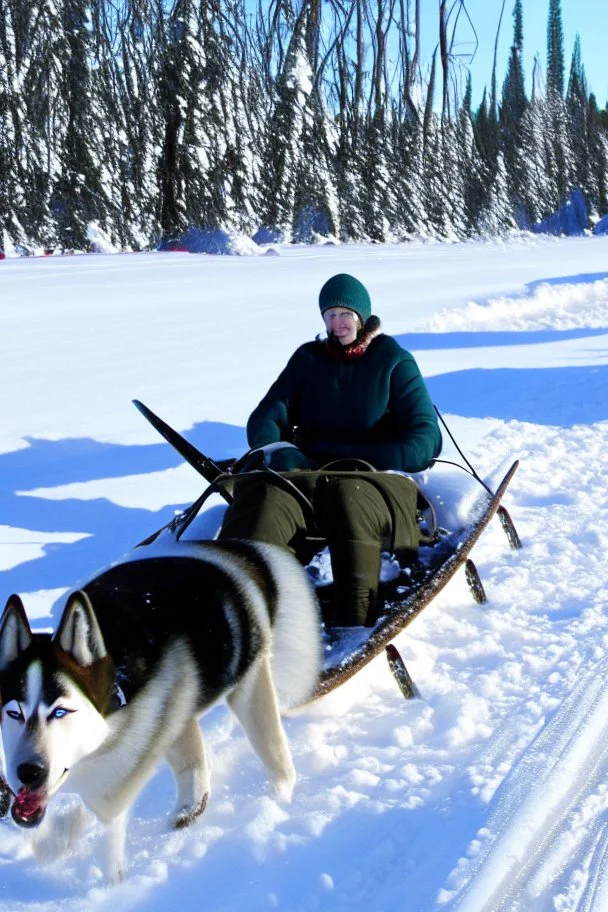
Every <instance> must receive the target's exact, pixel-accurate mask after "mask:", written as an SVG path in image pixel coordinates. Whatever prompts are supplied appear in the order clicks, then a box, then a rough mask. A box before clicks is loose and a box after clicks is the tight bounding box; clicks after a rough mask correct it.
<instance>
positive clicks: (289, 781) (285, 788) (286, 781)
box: [271, 770, 296, 804]
mask: <svg viewBox="0 0 608 912" xmlns="http://www.w3.org/2000/svg"><path fill="white" fill-rule="evenodd" d="M295 784H296V771H295V770H292V771H290V773H289V774H288V775H286V776H282V777H281V778H280V779H274V780H273V781H272V782H271V791H272V796H273V798H276V799H278V800H279V801H284V802H286V803H287V804H288V803H289V802H290V801H291V799H292V796H293V790H294V788H295Z"/></svg>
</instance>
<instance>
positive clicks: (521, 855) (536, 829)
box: [440, 656, 608, 912]
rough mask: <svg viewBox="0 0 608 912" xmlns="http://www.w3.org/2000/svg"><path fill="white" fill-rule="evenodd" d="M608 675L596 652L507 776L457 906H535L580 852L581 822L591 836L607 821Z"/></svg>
mask: <svg viewBox="0 0 608 912" xmlns="http://www.w3.org/2000/svg"><path fill="white" fill-rule="evenodd" d="M607 675H608V659H604V660H603V661H601V662H600V663H597V664H596V663H595V662H594V661H593V657H592V656H591V657H590V662H589V663H588V670H587V671H586V672H584V673H583V674H581V677H580V679H579V681H578V683H577V685H576V687H575V688H574V690H573V691H572V692H571V693H570V695H569V696H568V697H567V698H566V699H565V700H564V701H563V703H562V704H561V706H560V708H559V709H558V710H557V712H556V713H555V715H554V716H553V718H552V719H551V720H550V722H549V723H548V724H547V725H546V726H544V727H543V728H542V730H541V731H540V733H539V734H538V736H537V737H536V738H535V740H534V741H533V743H532V744H531V745H530V747H529V748H528V749H527V750H526V751H525V753H524V755H523V757H522V758H521V759H520V760H519V762H518V763H517V765H516V766H515V768H514V769H513V771H512V772H511V774H510V775H509V776H508V777H507V778H506V779H505V781H504V783H503V785H502V786H501V788H500V789H499V791H498V792H497V794H496V797H495V801H494V802H493V804H494V810H493V811H492V813H491V814H490V816H489V819H488V821H487V824H486V825H485V826H484V827H483V829H482V831H481V832H480V834H479V836H478V838H477V839H476V840H475V845H474V853H475V855H474V859H473V861H471V862H470V863H468V864H466V863H465V864H464V865H463V866H462V867H460V868H459V871H458V874H457V876H459V877H464V878H466V882H465V885H464V886H463V888H462V890H461V895H460V896H459V897H458V899H457V900H456V901H455V902H454V903H453V904H452V905H450V909H452V908H453V909H458V912H507V910H508V912H516V910H518V912H519V910H521V912H532V910H533V909H534V908H536V907H537V902H538V901H539V899H542V898H543V894H544V893H545V891H546V890H547V889H549V888H550V887H551V885H552V884H553V882H554V881H555V879H556V878H557V877H558V876H559V874H560V873H561V872H562V871H563V868H564V865H565V863H566V862H567V860H568V859H569V858H570V857H571V855H572V854H573V849H574V848H575V847H576V841H574V844H573V840H577V832H576V831H577V829H578V827H579V826H580V825H581V824H582V823H583V822H584V824H585V827H584V840H585V842H587V843H588V842H589V841H591V840H593V839H594V838H595V839H597V831H598V830H600V829H602V830H603V829H604V826H605V825H604V824H603V821H602V819H601V818H602V816H603V815H604V814H605V811H606V810H607V809H608V787H607V786H606V782H607V781H608V690H607V689H606V686H605V681H606V677H607ZM593 799H595V801H594V800H593ZM590 805H592V807H590ZM470 868H471V869H472V870H469V869H470ZM444 898H445V899H447V898H448V897H447V895H446V896H445V897H444ZM440 900H441V897H440ZM544 907H545V908H546V906H544Z"/></svg>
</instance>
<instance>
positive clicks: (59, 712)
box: [48, 706, 74, 719]
mask: <svg viewBox="0 0 608 912" xmlns="http://www.w3.org/2000/svg"><path fill="white" fill-rule="evenodd" d="M72 712H74V710H73V709H64V708H63V706H58V707H57V709H54V710H53V712H52V713H49V717H48V718H49V719H63V717H64V716H67V715H69V714H70V713H72Z"/></svg>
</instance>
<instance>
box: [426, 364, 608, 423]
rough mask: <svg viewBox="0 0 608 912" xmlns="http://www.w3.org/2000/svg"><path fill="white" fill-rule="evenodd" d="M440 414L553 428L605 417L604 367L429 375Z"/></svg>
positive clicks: (607, 374) (607, 381)
mask: <svg viewBox="0 0 608 912" xmlns="http://www.w3.org/2000/svg"><path fill="white" fill-rule="evenodd" d="M426 382H427V386H428V388H429V391H430V393H431V397H432V399H433V401H434V402H435V403H436V405H437V406H438V408H439V409H441V411H446V412H451V413H453V414H456V415H462V416H463V417H465V418H501V419H504V420H510V419H515V420H517V421H530V422H532V423H533V424H544V425H551V426H558V427H573V426H574V425H576V424H594V423H595V422H596V421H605V420H606V419H608V403H607V401H606V390H607V389H608V365H606V366H604V365H601V366H585V367H555V368H521V369H511V368H498V369H496V370H483V369H479V368H476V369H472V370H465V371H456V372H454V373H450V374H440V375H439V376H435V377H429V378H428V379H427V381H426Z"/></svg>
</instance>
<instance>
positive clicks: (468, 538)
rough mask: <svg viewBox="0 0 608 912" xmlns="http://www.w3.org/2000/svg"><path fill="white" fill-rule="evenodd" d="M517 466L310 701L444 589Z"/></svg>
mask: <svg viewBox="0 0 608 912" xmlns="http://www.w3.org/2000/svg"><path fill="white" fill-rule="evenodd" d="M518 465H519V461H516V462H514V463H513V465H512V466H511V468H510V469H509V471H508V472H507V474H506V475H505V477H504V478H503V480H502V481H501V483H500V485H499V487H498V489H497V491H496V493H495V494H494V496H493V497H492V498H490V499H489V500H488V502H487V504H486V505H485V507H484V509H483V511H482V513H481V515H480V516H479V517H478V518H477V520H476V521H475V522H473V523H472V524H471V525H470V526H467V528H466V529H465V530H463V532H462V533H461V535H460V536H459V540H458V542H457V545H456V550H455V551H454V552H452V553H451V554H450V555H449V556H448V557H447V558H446V560H445V561H444V562H443V563H442V564H440V566H439V567H437V569H436V570H435V571H434V572H433V573H432V575H431V576H430V577H429V578H428V579H427V580H426V581H425V582H424V583H423V584H422V585H421V586H420V587H418V588H416V589H415V590H414V591H413V592H411V593H410V594H409V595H405V597H404V598H403V600H401V599H399V601H398V607H396V609H395V611H394V612H391V613H390V614H386V615H383V616H382V617H381V618H380V620H379V621H378V622H377V624H376V626H375V628H374V629H373V631H372V633H371V634H370V636H369V637H368V639H367V640H366V641H365V642H364V643H363V644H362V645H361V646H360V647H359V648H358V649H355V651H354V652H353V653H352V654H351V655H349V656H347V657H346V658H343V659H341V660H340V661H339V662H338V663H337V664H335V665H330V666H328V667H326V668H325V669H324V670H323V672H322V674H321V679H320V681H319V685H318V687H317V689H316V690H315V692H314V694H313V695H312V696H311V698H310V701H309V702H311V701H312V700H316V699H318V698H319V697H324V696H325V695H326V694H328V693H331V691H332V690H335V689H336V687H340V685H341V684H344V683H345V682H346V681H348V680H349V679H350V678H352V677H353V675H355V674H356V673H357V672H358V671H360V670H361V669H362V668H364V667H365V666H366V665H367V664H368V663H369V662H371V660H372V659H374V658H375V657H376V656H377V655H379V654H380V653H381V652H382V651H383V650H384V648H385V647H386V646H387V645H388V644H389V643H390V642H391V640H393V639H394V638H395V637H396V636H397V634H398V633H400V632H401V631H402V630H403V629H404V628H405V627H407V625H408V624H411V622H412V621H413V620H414V618H416V617H417V616H418V615H419V614H420V612H421V611H422V610H423V609H424V608H426V607H427V605H428V604H429V603H430V602H431V601H432V600H433V599H434V598H435V596H436V595H438V593H439V592H441V590H442V589H443V587H444V586H445V585H446V584H447V583H448V582H449V581H450V580H451V579H452V577H453V576H454V574H455V573H456V571H457V570H458V569H459V568H460V567H461V566H462V565H463V564H464V563H465V562H466V559H467V557H468V555H469V553H470V552H471V549H472V548H473V546H474V545H475V543H476V542H477V540H478V538H479V536H480V535H481V533H482V532H483V531H484V529H485V528H486V526H487V525H488V523H489V522H490V520H491V519H492V517H493V516H494V514H495V513H496V511H497V510H498V508H499V506H500V501H501V500H502V497H503V495H504V493H505V491H506V490H507V488H508V486H509V484H510V482H511V479H512V478H513V476H514V474H515V472H516V471H517V467H518Z"/></svg>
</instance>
